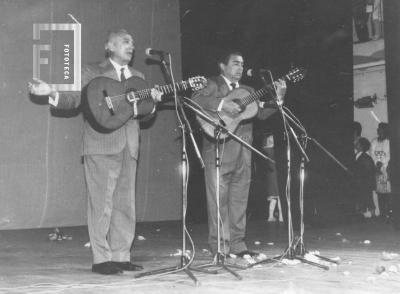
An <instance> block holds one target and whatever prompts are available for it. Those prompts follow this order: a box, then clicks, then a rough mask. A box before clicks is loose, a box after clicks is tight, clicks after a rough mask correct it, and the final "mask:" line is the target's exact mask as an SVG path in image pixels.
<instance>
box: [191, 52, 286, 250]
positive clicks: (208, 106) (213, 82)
mask: <svg viewBox="0 0 400 294" xmlns="http://www.w3.org/2000/svg"><path fill="white" fill-rule="evenodd" d="M243 64H244V60H243V57H242V54H241V53H240V52H237V51H226V52H224V54H223V55H221V57H220V58H219V60H218V67H219V70H220V75H219V76H217V77H211V78H209V79H208V81H207V87H206V88H204V89H202V90H200V91H198V92H195V93H194V94H193V97H192V98H193V100H194V101H196V102H197V103H198V104H199V105H201V106H202V107H203V108H204V110H206V111H208V112H211V113H221V112H223V113H225V114H227V115H229V116H232V117H235V116H237V115H238V114H239V113H241V112H242V111H245V110H243V109H242V108H241V106H240V105H239V104H237V103H235V102H234V101H232V100H225V99H224V97H225V96H227V95H228V94H229V93H231V91H234V89H235V88H238V87H241V88H244V89H246V90H247V91H248V92H249V93H252V92H253V91H254V90H253V89H252V88H250V87H247V86H245V85H242V84H241V83H239V81H240V79H241V77H242V74H243ZM276 88H277V95H278V96H279V97H278V98H279V99H281V98H283V96H284V95H285V92H286V84H285V82H284V81H278V82H276ZM254 103H258V102H254ZM259 105H262V103H260V104H259ZM275 111H276V108H269V107H267V108H262V107H260V108H259V110H258V113H257V117H258V118H260V119H266V118H267V117H269V116H270V115H272V114H273V113H274V112H275ZM235 134H236V135H237V136H238V137H240V138H241V139H242V140H244V141H246V142H247V143H249V144H251V142H252V139H253V138H252V122H251V120H244V121H242V122H240V124H239V125H238V128H237V129H236V131H235ZM202 153H203V157H204V162H205V171H204V173H205V183H206V194H207V212H208V229H209V236H208V243H209V246H210V249H211V251H212V253H213V254H216V253H217V248H218V237H217V228H218V227H217V226H218V220H217V201H216V199H217V198H216V184H217V177H216V158H215V157H216V156H215V155H216V150H215V139H214V138H213V137H210V136H207V135H205V136H204V138H203V150H202ZM219 155H220V166H221V167H220V177H219V183H220V184H219V192H220V193H219V199H220V201H219V203H220V205H219V207H220V215H221V222H222V224H221V234H220V237H221V240H220V242H221V243H220V244H221V252H220V253H221V254H223V255H227V254H229V253H233V254H235V255H237V256H239V257H244V256H245V255H249V256H251V257H253V256H255V255H256V253H254V252H251V251H249V250H248V248H247V245H246V243H245V231H246V208H247V201H248V196H249V188H250V179H251V150H250V149H248V147H246V146H245V145H243V144H242V143H240V142H238V141H236V140H234V139H231V138H228V139H226V140H223V141H221V144H220V151H219Z"/></svg>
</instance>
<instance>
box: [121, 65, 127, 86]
mask: <svg viewBox="0 0 400 294" xmlns="http://www.w3.org/2000/svg"><path fill="white" fill-rule="evenodd" d="M124 70H125V67H121V82H123V81H126V77H125V74H124Z"/></svg>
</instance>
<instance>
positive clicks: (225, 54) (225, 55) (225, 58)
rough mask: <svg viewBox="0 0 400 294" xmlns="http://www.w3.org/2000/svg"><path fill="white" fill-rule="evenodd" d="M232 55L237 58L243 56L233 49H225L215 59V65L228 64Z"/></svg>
mask: <svg viewBox="0 0 400 294" xmlns="http://www.w3.org/2000/svg"><path fill="white" fill-rule="evenodd" d="M232 55H238V56H243V54H242V52H240V51H238V50H235V49H225V50H224V51H222V52H221V54H220V55H219V56H218V59H217V64H220V63H223V64H225V65H227V64H228V62H229V58H231V56H232Z"/></svg>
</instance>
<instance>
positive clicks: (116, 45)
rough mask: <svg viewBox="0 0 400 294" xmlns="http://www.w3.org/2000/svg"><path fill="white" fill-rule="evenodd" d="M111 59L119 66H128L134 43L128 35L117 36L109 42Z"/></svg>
mask: <svg viewBox="0 0 400 294" xmlns="http://www.w3.org/2000/svg"><path fill="white" fill-rule="evenodd" d="M109 50H110V51H111V52H112V54H111V58H112V59H113V60H114V61H115V62H117V63H119V64H120V65H126V64H128V63H129V62H130V61H131V59H132V56H133V53H134V51H135V45H134V41H133V38H132V36H131V35H129V34H119V35H116V36H114V37H113V38H112V39H111V40H110V41H109Z"/></svg>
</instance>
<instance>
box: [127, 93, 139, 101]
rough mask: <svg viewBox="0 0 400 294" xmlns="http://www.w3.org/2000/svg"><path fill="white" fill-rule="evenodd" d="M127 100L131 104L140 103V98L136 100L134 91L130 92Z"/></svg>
mask: <svg viewBox="0 0 400 294" xmlns="http://www.w3.org/2000/svg"><path fill="white" fill-rule="evenodd" d="M126 100H128V101H129V102H130V103H136V102H137V101H139V98H136V96H135V92H134V91H130V92H128V93H127V94H126Z"/></svg>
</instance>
